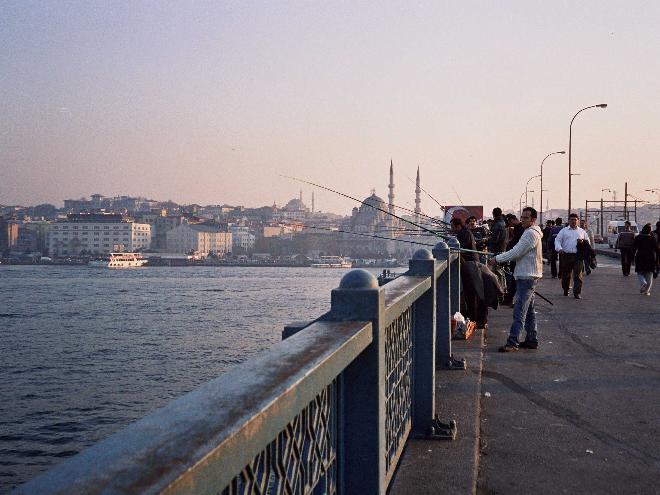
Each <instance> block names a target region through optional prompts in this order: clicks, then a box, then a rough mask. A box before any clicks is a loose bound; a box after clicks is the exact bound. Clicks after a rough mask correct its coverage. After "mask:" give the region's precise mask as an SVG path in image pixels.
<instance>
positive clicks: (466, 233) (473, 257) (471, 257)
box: [456, 227, 479, 261]
mask: <svg viewBox="0 0 660 495" xmlns="http://www.w3.org/2000/svg"><path fill="white" fill-rule="evenodd" d="M456 239H457V240H458V243H459V244H460V245H461V247H462V248H463V249H472V250H473V251H476V250H477V245H476V243H475V242H474V236H473V235H472V232H471V231H470V229H468V228H465V227H463V228H461V230H459V231H458V232H457V233H456ZM461 260H463V261H479V255H478V254H477V253H461Z"/></svg>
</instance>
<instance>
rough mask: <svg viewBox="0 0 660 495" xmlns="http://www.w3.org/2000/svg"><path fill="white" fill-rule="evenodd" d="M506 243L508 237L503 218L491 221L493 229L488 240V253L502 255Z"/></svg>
mask: <svg viewBox="0 0 660 495" xmlns="http://www.w3.org/2000/svg"><path fill="white" fill-rule="evenodd" d="M507 242H508V235H507V229H506V224H505V223H504V218H503V217H497V218H495V219H494V221H493V228H492V230H491V232H490V238H489V239H488V251H490V252H491V253H495V254H499V253H503V252H504V251H506V243H507Z"/></svg>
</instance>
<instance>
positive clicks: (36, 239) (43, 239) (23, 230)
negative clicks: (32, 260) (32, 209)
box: [18, 220, 50, 254]
mask: <svg viewBox="0 0 660 495" xmlns="http://www.w3.org/2000/svg"><path fill="white" fill-rule="evenodd" d="M49 227H50V222H47V221H44V220H38V221H24V222H22V223H21V224H19V226H18V250H19V251H20V252H22V253H41V254H46V253H47V252H48V228H49Z"/></svg>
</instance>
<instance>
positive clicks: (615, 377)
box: [390, 260, 660, 494]
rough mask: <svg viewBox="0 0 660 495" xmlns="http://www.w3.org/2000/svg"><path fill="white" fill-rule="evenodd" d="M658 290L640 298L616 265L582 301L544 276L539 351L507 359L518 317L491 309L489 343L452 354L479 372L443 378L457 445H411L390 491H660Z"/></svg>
mask: <svg viewBox="0 0 660 495" xmlns="http://www.w3.org/2000/svg"><path fill="white" fill-rule="evenodd" d="M546 269H547V267H546ZM656 282H657V285H656V287H654V289H655V290H654V291H653V294H652V295H651V296H650V297H647V296H644V295H641V294H640V293H639V286H638V282H637V277H636V276H634V274H631V276H630V277H623V276H622V275H621V270H620V268H619V267H618V265H617V263H616V261H615V260H611V262H610V263H601V266H600V267H599V268H598V269H597V270H595V271H594V272H593V273H592V275H591V276H589V277H586V280H585V284H584V288H583V292H582V296H583V298H582V299H581V300H576V299H574V298H573V297H564V296H563V292H562V289H561V286H560V283H559V281H558V280H556V279H554V280H553V279H550V278H545V279H543V280H542V281H541V284H540V286H539V289H538V291H539V293H541V294H543V295H544V296H546V297H548V298H549V299H551V300H552V301H553V302H554V306H550V305H549V304H547V303H545V302H542V301H539V300H538V298H537V311H538V315H537V317H538V323H539V338H540V344H541V345H540V348H539V349H538V350H536V351H529V350H522V349H521V350H520V351H518V352H516V353H507V354H503V353H499V352H497V348H498V347H499V346H500V345H502V344H503V343H504V341H505V340H506V335H507V333H508V327H509V325H510V322H511V309H509V308H501V309H499V310H498V311H491V316H490V322H489V330H488V334H487V335H486V336H484V338H483V339H482V338H480V337H481V336H478V337H477V338H476V339H474V340H472V341H469V342H467V343H465V342H458V343H456V345H454V353H455V354H456V355H458V356H463V355H465V356H466V357H467V359H468V365H469V367H470V369H469V371H467V372H457V371H438V374H437V381H438V385H437V386H438V389H437V394H438V395H437V398H438V406H437V409H438V412H439V414H440V416H441V417H443V418H445V417H452V418H454V419H456V420H457V422H458V426H459V437H458V439H457V440H456V441H455V442H444V443H443V442H437V441H436V442H429V441H424V440H411V441H410V442H409V444H408V447H407V449H406V452H405V454H404V456H403V459H402V462H401V465H400V468H399V471H398V473H397V475H396V478H395V480H394V482H393V485H392V487H391V490H390V493H397V494H398V493H401V494H404V493H405V494H410V493H429V494H430V493H480V494H481V493H483V494H518V493H519V494H530V493H534V494H543V493H552V494H554V493H598V494H600V493H612V494H619V493H649V494H651V493H660V279H656ZM482 345H483V347H481V346H482Z"/></svg>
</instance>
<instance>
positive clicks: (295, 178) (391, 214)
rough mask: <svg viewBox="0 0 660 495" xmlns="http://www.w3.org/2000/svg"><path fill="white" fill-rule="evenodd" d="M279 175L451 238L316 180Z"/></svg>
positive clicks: (425, 230)
mask: <svg viewBox="0 0 660 495" xmlns="http://www.w3.org/2000/svg"><path fill="white" fill-rule="evenodd" d="M279 175H280V177H285V178H287V179H291V180H295V181H298V182H302V183H303V184H308V185H310V186H314V187H319V188H321V189H324V190H326V191H330V192H333V193H335V194H339V195H340V196H343V197H345V198H348V199H352V200H353V201H357V202H358V203H360V204H363V205H367V206H369V207H371V208H373V209H375V210H378V211H382V212H383V213H385V214H387V215H390V216H392V217H394V218H396V219H398V220H400V221H402V222H406V223H409V224H410V225H414V226H415V227H417V228H418V229H420V230H423V231H424V232H429V233H430V234H433V235H435V236H436V237H440V238H441V239H444V240H447V239H449V237H448V236H446V235H443V234H440V233H439V232H436V231H433V230H431V229H427V228H426V227H423V226H421V225H419V224H418V223H415V222H413V221H411V220H406V219H405V218H403V217H400V216H398V215H395V214H394V213H390V212H389V211H387V210H384V209H382V208H379V207H378V206H375V205H372V204H370V203H367V202H366V201H361V200H359V199H357V198H354V197H353V196H349V195H348V194H344V193H342V192H339V191H335V190H334V189H330V188H329V187H325V186H322V185H320V184H316V183H314V182H310V181H307V180H304V179H299V178H297V177H291V176H289V175H283V174H279ZM392 206H394V205H392ZM401 209H402V210H405V208H401ZM443 223H444V222H443Z"/></svg>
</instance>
